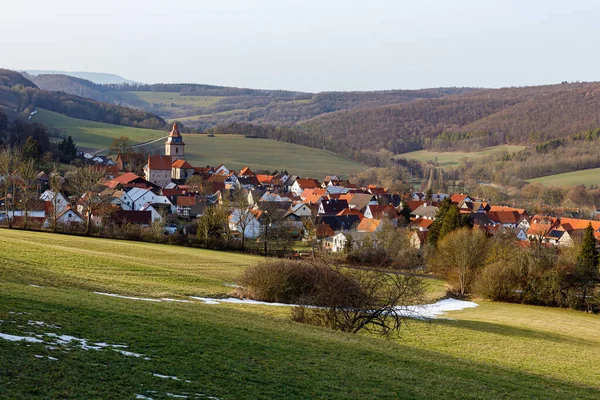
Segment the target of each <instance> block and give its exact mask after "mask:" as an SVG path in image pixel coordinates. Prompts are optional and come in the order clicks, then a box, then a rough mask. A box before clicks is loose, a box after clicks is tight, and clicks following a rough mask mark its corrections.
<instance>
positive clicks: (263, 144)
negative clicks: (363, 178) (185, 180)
mask: <svg viewBox="0 0 600 400" xmlns="http://www.w3.org/2000/svg"><path fill="white" fill-rule="evenodd" d="M183 136H184V138H183V140H184V142H185V159H186V160H187V161H189V162H190V163H191V164H192V165H195V166H205V165H219V164H225V165H226V166H227V167H228V168H233V169H241V168H243V167H244V166H246V165H248V166H250V169H252V170H258V169H268V170H271V171H273V170H279V171H281V170H288V171H289V172H291V173H293V174H297V175H301V176H309V177H314V178H318V179H323V177H324V176H325V175H331V174H337V175H342V176H349V175H351V174H354V173H358V172H360V171H361V170H363V169H364V168H365V166H363V165H361V164H358V163H356V162H353V161H349V160H346V159H344V158H342V157H340V156H338V155H335V154H331V153H328V152H326V151H323V150H318V149H311V148H309V147H305V146H300V145H296V144H291V143H285V142H278V141H276V140H268V139H249V138H245V137H244V136H239V135H216V136H215V137H208V136H207V135H195V134H189V135H185V134H184V135H183ZM163 146H164V145H163V143H162V142H157V143H154V144H152V145H150V146H148V148H149V149H152V150H156V151H161V150H162V149H164V147H163Z"/></svg>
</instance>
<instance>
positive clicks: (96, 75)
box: [23, 69, 136, 85]
mask: <svg viewBox="0 0 600 400" xmlns="http://www.w3.org/2000/svg"><path fill="white" fill-rule="evenodd" d="M23 72H26V73H27V74H29V75H34V76H36V75H67V76H73V77H75V78H81V79H86V80H88V81H91V82H94V83H97V84H101V85H113V84H116V85H119V84H123V83H130V84H133V83H136V82H135V81H132V80H129V79H125V78H123V77H122V76H119V75H115V74H107V73H104V72H81V71H54V70H36V69H29V70H25V71H23Z"/></svg>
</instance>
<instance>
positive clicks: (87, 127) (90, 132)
mask: <svg viewBox="0 0 600 400" xmlns="http://www.w3.org/2000/svg"><path fill="white" fill-rule="evenodd" d="M32 120H33V121H34V122H41V123H43V124H44V125H46V126H47V127H48V128H56V129H58V130H60V131H61V134H62V135H63V136H65V137H67V136H71V137H72V138H73V140H74V141H75V144H76V145H77V147H80V148H83V149H86V150H98V149H105V148H108V147H109V146H110V145H111V143H112V141H113V139H114V138H117V137H120V136H128V137H129V138H130V139H131V140H133V141H134V142H136V143H139V142H146V141H149V140H153V139H158V138H160V137H163V136H167V135H168V132H163V131H156V130H152V129H142V128H133V127H129V126H121V125H111V124H105V123H103V122H95V121H88V120H84V119H78V118H71V117H68V116H66V115H63V114H58V113H55V112H52V111H48V110H44V109H41V108H40V109H38V112H37V114H36V115H35V116H34V117H33V119H32Z"/></svg>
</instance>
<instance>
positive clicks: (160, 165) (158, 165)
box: [148, 155, 173, 171]
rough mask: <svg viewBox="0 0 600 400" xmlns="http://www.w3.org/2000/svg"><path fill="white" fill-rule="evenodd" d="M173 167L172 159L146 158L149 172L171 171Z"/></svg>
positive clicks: (161, 157) (158, 156)
mask: <svg viewBox="0 0 600 400" xmlns="http://www.w3.org/2000/svg"><path fill="white" fill-rule="evenodd" d="M171 165H173V157H171V156H161V155H153V156H148V168H149V169H151V170H169V171H170V170H171Z"/></svg>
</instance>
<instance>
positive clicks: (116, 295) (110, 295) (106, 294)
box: [94, 292, 160, 303]
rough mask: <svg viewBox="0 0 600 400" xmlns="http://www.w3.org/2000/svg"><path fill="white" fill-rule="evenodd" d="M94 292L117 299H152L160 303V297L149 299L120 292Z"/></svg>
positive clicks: (148, 299)
mask: <svg viewBox="0 0 600 400" xmlns="http://www.w3.org/2000/svg"><path fill="white" fill-rule="evenodd" d="M94 293H95V294H100V295H102V296H109V297H116V298H119V299H129V300H142V301H152V302H155V303H160V299H150V298H147V297H132V296H122V295H120V294H114V293H103V292H94Z"/></svg>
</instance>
